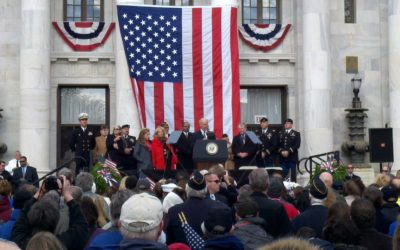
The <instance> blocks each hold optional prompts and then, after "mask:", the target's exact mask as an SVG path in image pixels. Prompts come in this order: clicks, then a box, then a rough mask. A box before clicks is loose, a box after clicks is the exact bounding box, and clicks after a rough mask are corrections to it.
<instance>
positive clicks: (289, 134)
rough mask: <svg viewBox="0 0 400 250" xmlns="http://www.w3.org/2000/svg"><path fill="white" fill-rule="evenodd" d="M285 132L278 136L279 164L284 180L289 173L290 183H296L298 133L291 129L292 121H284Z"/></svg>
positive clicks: (299, 140)
mask: <svg viewBox="0 0 400 250" xmlns="http://www.w3.org/2000/svg"><path fill="white" fill-rule="evenodd" d="M284 126H285V130H283V131H282V132H281V133H280V135H279V149H278V152H279V156H280V159H279V163H280V165H281V167H282V175H283V177H284V178H286V176H287V175H288V173H289V170H290V172H291V181H296V165H297V161H298V152H297V151H298V149H299V148H300V142H301V139H300V133H299V132H297V131H295V130H294V129H292V127H293V120H292V119H286V120H285V125H284Z"/></svg>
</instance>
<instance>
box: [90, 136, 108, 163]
mask: <svg viewBox="0 0 400 250" xmlns="http://www.w3.org/2000/svg"><path fill="white" fill-rule="evenodd" d="M106 139H107V137H104V136H97V137H96V146H95V147H94V149H93V162H96V161H97V157H98V156H103V157H104V156H105V154H106V153H107V145H106Z"/></svg>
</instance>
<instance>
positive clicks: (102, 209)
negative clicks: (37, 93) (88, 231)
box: [76, 172, 110, 227]
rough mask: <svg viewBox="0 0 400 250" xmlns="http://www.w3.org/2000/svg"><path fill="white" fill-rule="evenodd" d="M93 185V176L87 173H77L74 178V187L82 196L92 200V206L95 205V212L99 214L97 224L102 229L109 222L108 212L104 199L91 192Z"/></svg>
mask: <svg viewBox="0 0 400 250" xmlns="http://www.w3.org/2000/svg"><path fill="white" fill-rule="evenodd" d="M93 184H94V181H93V176H92V175H91V174H89V173H87V172H82V173H79V174H78V176H77V177H76V186H78V187H80V188H81V189H82V191H83V196H84V197H85V196H87V197H90V198H92V200H93V202H94V204H95V205H96V208H97V212H98V213H99V217H98V220H97V223H98V224H99V226H100V227H102V226H104V225H105V224H107V222H108V221H110V215H109V214H110V212H109V211H110V210H109V207H108V204H107V202H106V200H105V199H104V197H103V196H101V195H98V194H96V193H94V192H93V191H92V186H93Z"/></svg>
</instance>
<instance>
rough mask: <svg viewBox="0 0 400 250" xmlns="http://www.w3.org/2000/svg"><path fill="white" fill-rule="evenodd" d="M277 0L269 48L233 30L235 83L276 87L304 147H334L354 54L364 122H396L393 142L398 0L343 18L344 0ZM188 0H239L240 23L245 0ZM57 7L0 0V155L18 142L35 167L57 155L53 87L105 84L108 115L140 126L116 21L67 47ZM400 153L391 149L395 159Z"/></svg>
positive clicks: (107, 0)
mask: <svg viewBox="0 0 400 250" xmlns="http://www.w3.org/2000/svg"><path fill="white" fill-rule="evenodd" d="M277 1H278V2H279V5H280V8H279V11H280V21H281V23H282V24H292V27H291V30H290V31H289V33H288V35H287V36H286V38H285V40H284V41H283V43H282V44H281V45H280V46H278V47H277V48H275V49H273V50H272V51H270V52H267V53H264V52H260V51H256V50H254V49H253V48H251V47H249V46H248V45H246V44H245V43H243V42H242V41H241V40H240V39H239V43H240V44H239V51H240V82H241V88H243V89H246V88H248V87H251V88H256V89H257V88H260V89H263V88H267V90H268V88H272V89H274V88H275V89H276V88H278V89H281V90H282V93H283V94H282V96H281V98H282V103H283V106H282V110H281V111H280V112H281V113H282V114H281V115H282V116H283V115H284V116H286V117H290V118H292V119H293V120H294V123H295V129H297V130H299V131H300V132H301V134H302V146H301V154H300V155H301V156H303V157H305V156H309V155H313V154H318V153H324V152H328V151H332V150H340V146H341V144H342V143H343V142H344V141H346V140H347V139H348V135H347V134H348V128H347V121H346V118H345V115H346V112H345V111H344V110H345V109H346V108H348V107H350V105H351V100H352V96H353V93H352V87H351V84H350V80H351V78H353V77H354V74H347V73H346V63H345V62H346V57H348V56H356V57H358V69H359V74H360V75H361V77H362V82H363V84H362V87H361V91H360V98H361V100H362V102H363V106H364V107H366V108H368V109H369V111H368V119H367V120H366V121H367V122H366V127H367V128H381V127H384V126H385V124H388V125H389V126H390V127H393V128H394V149H395V152H396V150H398V149H399V148H400V134H399V133H400V132H399V131H400V112H398V111H399V110H398V107H399V105H397V100H400V92H399V91H400V71H399V70H397V67H396V66H397V65H398V63H397V62H398V61H399V60H400V38H399V35H398V32H397V31H396V30H395V27H398V26H399V25H400V1H399V0H391V1H375V0H354V2H356V4H355V7H356V8H355V17H356V18H355V22H354V23H345V2H346V1H345V0H334V1H328V0H298V1H294V0H280V1H279V0H277ZM135 2H137V3H142V4H143V3H145V4H152V3H153V1H152V0H146V1H141V0H135ZM193 2H194V5H215V6H218V5H236V4H238V5H239V8H240V9H239V12H238V13H239V17H238V23H239V24H241V23H242V11H241V8H242V4H243V1H242V0H240V1H236V0H229V1H228V0H194V1H193ZM64 7H65V6H64V2H63V0H54V1H51V0H2V1H0V108H3V109H4V111H3V113H2V114H3V116H4V119H3V120H2V121H1V122H0V140H1V141H4V142H6V143H7V145H8V152H7V153H6V154H4V155H1V156H0V157H1V159H5V160H9V159H11V158H12V157H13V152H14V151H15V150H18V149H19V150H21V152H22V153H23V154H24V155H26V156H27V157H28V161H29V162H30V163H31V164H32V165H33V166H36V167H37V168H38V169H39V172H41V173H44V172H46V171H48V170H50V169H53V168H54V167H55V166H56V165H57V164H58V163H59V162H60V152H59V151H60V140H63V138H62V137H61V135H60V133H61V131H60V114H59V112H60V109H59V107H60V103H59V102H60V100H59V98H60V88H63V87H69V86H73V87H80V86H83V87H86V88H90V86H95V87H104V88H106V90H107V98H106V99H107V110H108V111H107V112H106V116H107V117H105V118H104V119H105V122H106V123H108V124H109V125H111V126H113V125H115V124H125V123H129V124H131V126H132V127H133V130H132V132H131V133H132V134H137V133H138V131H139V129H140V127H139V124H140V123H139V118H138V112H137V108H136V107H135V103H134V99H133V95H132V90H131V85H130V82H129V76H128V69H127V65H126V59H125V55H124V51H123V47H122V42H121V38H120V37H119V31H118V28H117V29H115V30H114V32H113V33H112V35H111V36H110V38H109V39H108V40H107V42H106V43H105V45H104V46H102V47H100V48H98V49H96V50H94V51H92V52H74V51H72V50H71V49H70V48H69V47H68V46H67V45H66V43H65V42H64V41H63V40H62V39H61V38H60V36H59V35H58V34H57V33H56V31H55V30H54V29H53V27H52V26H51V22H52V21H63V15H64V14H63V13H64V10H63V8H64ZM103 8H104V21H105V22H111V21H114V22H118V20H117V17H116V1H115V0H113V1H111V0H104V6H103ZM398 97H399V98H398ZM102 112H103V111H102ZM281 122H282V120H281ZM61 128H62V126H61ZM366 140H368V138H366ZM367 156H368V155H367V154H366V161H368V157H367ZM399 157H400V156H396V154H395V162H394V167H395V168H396V169H397V168H400V158H399ZM344 159H345V161H346V157H344Z"/></svg>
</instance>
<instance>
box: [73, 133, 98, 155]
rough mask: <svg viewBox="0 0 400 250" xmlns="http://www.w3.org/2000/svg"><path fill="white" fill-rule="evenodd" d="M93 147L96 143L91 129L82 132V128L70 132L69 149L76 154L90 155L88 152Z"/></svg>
mask: <svg viewBox="0 0 400 250" xmlns="http://www.w3.org/2000/svg"><path fill="white" fill-rule="evenodd" d="M95 145H96V141H95V137H94V134H93V131H92V130H91V129H89V128H86V130H85V131H83V130H82V128H77V129H75V130H74V131H72V136H71V140H70V142H69V147H70V148H71V150H72V151H73V152H75V153H76V154H78V155H82V154H85V153H86V154H87V153H90V150H92V149H93V148H94V146H95Z"/></svg>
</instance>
